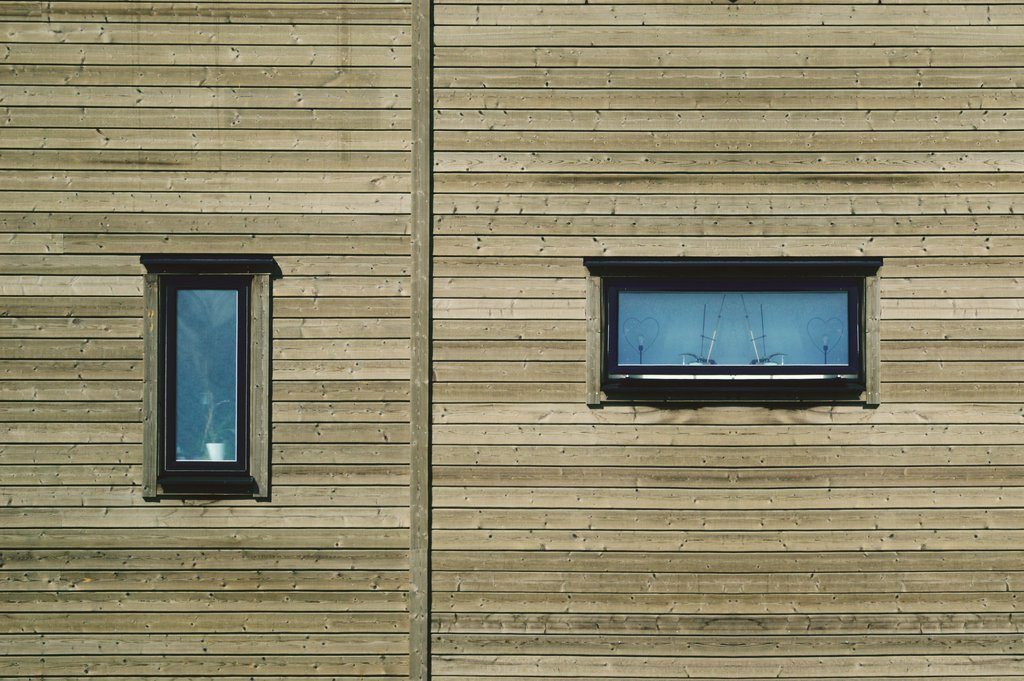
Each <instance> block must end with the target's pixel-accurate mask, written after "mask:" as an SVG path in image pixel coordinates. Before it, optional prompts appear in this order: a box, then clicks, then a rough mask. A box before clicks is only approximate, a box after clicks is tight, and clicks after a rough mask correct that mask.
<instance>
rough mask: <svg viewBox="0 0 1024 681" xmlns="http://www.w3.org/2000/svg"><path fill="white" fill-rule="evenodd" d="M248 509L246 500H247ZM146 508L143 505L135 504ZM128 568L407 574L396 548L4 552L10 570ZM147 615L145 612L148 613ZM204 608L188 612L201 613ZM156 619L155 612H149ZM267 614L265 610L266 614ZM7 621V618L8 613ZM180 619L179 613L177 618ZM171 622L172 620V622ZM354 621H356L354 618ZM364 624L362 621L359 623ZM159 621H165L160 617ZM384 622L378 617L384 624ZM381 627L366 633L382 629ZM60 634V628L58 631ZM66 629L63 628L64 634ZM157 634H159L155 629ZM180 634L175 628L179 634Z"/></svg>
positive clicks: (404, 558) (405, 558)
mask: <svg viewBox="0 0 1024 681" xmlns="http://www.w3.org/2000/svg"><path fill="white" fill-rule="evenodd" d="M249 503H250V505H251V502H249ZM138 505H139V506H145V504H141V503H140V504H138ZM112 565H116V566H123V565H131V566H132V569H139V570H150V569H151V570H186V571H189V570H239V569H254V568H256V569H264V570H285V569H288V570H299V571H301V570H303V569H311V568H312V569H321V570H408V552H407V551H405V550H401V549H367V550H360V549H329V548H322V547H318V548H311V549H274V548H267V549H266V550H260V549H186V548H182V549H123V548H121V549H104V550H78V549H56V550H48V549H38V550H20V551H9V552H5V553H4V567H5V569H9V570H110V569H112V568H111V566H112ZM147 612H149V611H147ZM203 612H204V609H199V610H198V611H196V612H191V613H189V614H191V615H194V616H196V617H201V616H202V615H203ZM149 614H151V615H154V616H159V615H160V612H149ZM267 614H268V615H269V614H270V613H269V612H268V613H267ZM6 617H7V618H10V617H11V615H7V616H6ZM179 617H180V615H179ZM172 621H173V618H172ZM354 621H356V622H358V621H360V619H359V618H356V619H355V620H354ZM362 621H363V622H364V624H365V620H362ZM164 622H167V620H166V619H164ZM387 622H388V618H383V619H382V622H381V623H382V624H386V623H387ZM382 630H386V629H370V631H382ZM58 631H60V629H58ZM63 631H68V630H66V629H65V630H63ZM155 631H159V630H155ZM179 631H180V630H179Z"/></svg>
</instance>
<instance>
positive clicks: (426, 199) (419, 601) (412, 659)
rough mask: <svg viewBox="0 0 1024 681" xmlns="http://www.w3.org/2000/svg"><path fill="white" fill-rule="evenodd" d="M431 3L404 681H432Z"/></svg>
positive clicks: (414, 336) (421, 66)
mask: <svg viewBox="0 0 1024 681" xmlns="http://www.w3.org/2000/svg"><path fill="white" fill-rule="evenodd" d="M432 24H433V6H432V0H415V1H414V2H413V18H412V113H411V115H412V216H411V217H412V263H411V282H410V288H411V296H412V301H411V303H412V309H411V329H410V333H411V336H410V342H411V353H412V354H411V377H410V378H411V381H410V386H409V391H410V394H409V402H410V403H409V408H410V413H409V417H410V431H411V435H410V441H409V442H410V471H409V473H410V478H409V503H410V519H409V523H410V527H409V530H410V539H409V541H410V543H409V570H410V573H411V574H410V579H411V588H410V593H409V679H410V681H427V680H428V679H429V678H430V503H431V501H430V485H431V482H430V405H431V395H430V343H431V297H432V295H431V285H430V279H431V247H430V246H431V231H432V228H433V224H432V205H431V201H432V192H431V184H432V183H431V174H432V172H433V169H432V156H433V155H432V145H433V139H432V135H431V131H432V129H433V120H432V119H433V89H432V85H431V83H432V74H431V69H432V59H431V41H432V36H431V33H432Z"/></svg>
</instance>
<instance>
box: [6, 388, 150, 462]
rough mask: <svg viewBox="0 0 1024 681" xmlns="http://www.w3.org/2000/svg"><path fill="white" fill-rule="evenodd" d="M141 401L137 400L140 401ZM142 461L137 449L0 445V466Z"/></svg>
mask: <svg viewBox="0 0 1024 681" xmlns="http://www.w3.org/2000/svg"><path fill="white" fill-rule="evenodd" d="M139 399H141V396H140V398H139ZM138 461H142V448H141V447H139V446H138V445H120V446H116V447H112V446H110V445H79V444H71V445H34V444H33V445H2V446H0V462H3V463H4V464H5V465H8V464H39V463H48V464H72V463H75V464H81V465H88V464H95V463H98V464H110V463H117V464H125V463H136V462H138Z"/></svg>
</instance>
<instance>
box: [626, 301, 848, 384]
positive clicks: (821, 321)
mask: <svg viewBox="0 0 1024 681" xmlns="http://www.w3.org/2000/svg"><path fill="white" fill-rule="evenodd" d="M618 303H619V308H618V309H619V330H618V333H619V337H618V355H619V356H618V364H619V366H631V365H662V366H686V365H694V366H711V365H717V366H722V365H724V366H750V365H760V366H769V365H815V366H821V365H826V364H835V365H846V364H848V363H849V361H850V357H849V342H848V335H849V328H848V327H849V315H848V308H847V305H848V297H847V293H846V292H845V291H771V292H757V291H620V292H619V301H618Z"/></svg>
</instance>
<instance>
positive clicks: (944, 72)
mask: <svg viewBox="0 0 1024 681" xmlns="http://www.w3.org/2000/svg"><path fill="white" fill-rule="evenodd" d="M12 68H17V69H19V70H20V69H30V70H33V71H34V70H36V69H38V71H39V72H42V73H49V71H47V70H46V69H48V68H53V67H12ZM94 68H96V69H100V68H102V67H94ZM230 73H234V72H230ZM1022 75H1024V72H1022V71H1021V70H1020V69H1015V68H1009V67H1008V68H1002V69H997V70H993V69H986V68H981V69H972V68H951V67H929V68H902V67H887V68H878V69H875V68H870V67H868V68H859V69H847V68H837V67H829V68H823V69H818V68H814V67H801V68H798V69H797V68H794V69H787V68H785V67H781V66H780V67H777V68H774V69H770V70H768V69H762V68H757V69H743V68H671V67H669V68H664V67H662V68H656V69H655V68H643V67H641V68H622V69H619V68H573V67H555V68H551V67H544V68H529V67H520V68H515V69H495V68H469V67H461V68H443V67H442V68H438V69H436V71H435V77H436V79H437V86H438V87H439V88H486V87H495V88H557V89H564V88H581V89H585V88H607V89H609V90H611V89H617V88H633V89H641V88H657V89H668V88H679V89H686V88H708V89H740V88H751V89H757V88H771V87H778V88H801V89H816V88H834V89H847V88H857V87H864V88H892V89H898V88H922V89H930V88H971V87H976V88H982V87H994V88H1012V87H1018V86H1019V84H1020V82H1021V77H1022ZM0 82H4V78H3V71H2V70H0ZM70 82H72V83H73V82H76V81H75V80H74V79H70ZM263 82H265V81H262V80H257V81H255V82H254V83H250V82H248V81H242V82H239V83H238V85H249V84H256V85H259V84H262V83H263ZM138 84H140V85H142V84H145V83H138ZM175 84H176V83H175ZM217 84H219V83H218V82H217V81H216V80H214V81H213V82H212V83H211V85H217ZM298 84H300V85H301V84H303V83H298ZM344 84H347V81H342V82H341V83H339V85H344ZM392 84H393V83H391V82H390V81H374V82H373V83H372V85H373V86H376V87H380V86H386V85H392ZM539 127H542V128H543V127H547V126H544V125H543V124H541V126H539ZM793 127H794V128H799V127H800V126H799V123H797V124H796V125H794V126H793Z"/></svg>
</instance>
